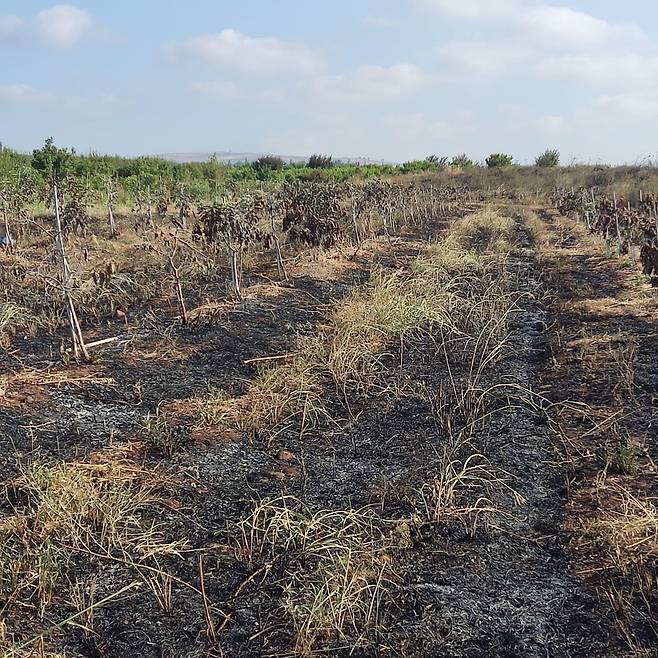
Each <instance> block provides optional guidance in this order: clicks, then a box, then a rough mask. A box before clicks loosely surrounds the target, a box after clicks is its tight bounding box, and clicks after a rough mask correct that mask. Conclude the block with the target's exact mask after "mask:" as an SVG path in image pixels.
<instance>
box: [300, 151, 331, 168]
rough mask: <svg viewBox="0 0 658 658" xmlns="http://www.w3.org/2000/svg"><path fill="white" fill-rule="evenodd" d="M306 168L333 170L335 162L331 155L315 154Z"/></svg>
mask: <svg viewBox="0 0 658 658" xmlns="http://www.w3.org/2000/svg"><path fill="white" fill-rule="evenodd" d="M306 166H307V167H309V168H310V169H331V168H332V167H333V166H334V160H333V158H332V157H331V156H330V155H319V154H317V153H315V154H314V155H312V156H311V157H310V158H309V159H308V163H307V165H306Z"/></svg>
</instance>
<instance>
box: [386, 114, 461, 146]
mask: <svg viewBox="0 0 658 658" xmlns="http://www.w3.org/2000/svg"><path fill="white" fill-rule="evenodd" d="M382 123H383V125H384V127H385V128H387V129H388V130H390V131H392V132H393V133H395V134H396V135H397V136H398V137H403V138H405V139H412V140H415V139H420V138H426V139H438V138H443V137H447V136H448V135H450V134H451V128H450V124H449V123H448V122H446V121H442V120H435V119H430V118H428V117H427V116H425V115H424V114H422V113H420V112H419V113H416V114H403V115H390V116H386V117H384V119H383V120H382ZM430 150H431V148H430Z"/></svg>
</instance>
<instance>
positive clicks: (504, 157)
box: [486, 153, 514, 169]
mask: <svg viewBox="0 0 658 658" xmlns="http://www.w3.org/2000/svg"><path fill="white" fill-rule="evenodd" d="M513 162H514V156H511V155H508V154H507V153H492V154H491V155H490V156H489V157H488V158H487V160H486V164H487V167H489V169H493V168H495V167H511V166H512V163H513Z"/></svg>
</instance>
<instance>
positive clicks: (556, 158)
mask: <svg viewBox="0 0 658 658" xmlns="http://www.w3.org/2000/svg"><path fill="white" fill-rule="evenodd" d="M535 166H536V167H547V168H549V167H559V166H560V152H559V151H558V150H557V149H546V150H545V151H544V152H543V153H542V154H541V155H538V156H537V157H536V158H535Z"/></svg>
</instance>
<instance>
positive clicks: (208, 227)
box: [197, 194, 271, 299]
mask: <svg viewBox="0 0 658 658" xmlns="http://www.w3.org/2000/svg"><path fill="white" fill-rule="evenodd" d="M263 211H264V202H263V199H262V197H259V196H254V195H250V194H244V195H241V196H238V197H232V198H231V197H224V198H223V199H220V200H218V201H215V202H214V203H212V204H211V205H208V206H202V207H201V210H200V217H201V221H202V225H201V227H200V230H199V231H197V233H200V234H201V235H202V237H203V238H204V239H205V240H206V241H207V242H209V243H211V244H222V245H224V247H225V248H226V250H227V252H228V257H229V270H230V272H231V287H232V289H233V293H234V294H235V296H236V298H237V299H242V290H241V277H240V257H241V256H242V252H243V251H244V249H246V248H247V247H249V246H251V245H253V244H256V243H259V242H261V243H265V244H266V245H269V243H270V240H271V236H270V235H269V234H268V233H265V232H264V231H263V230H262V229H261V228H260V227H259V220H260V219H261V217H262V214H263Z"/></svg>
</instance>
